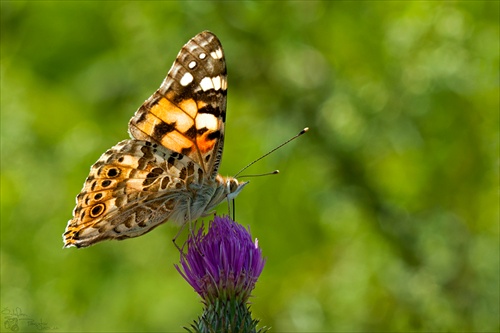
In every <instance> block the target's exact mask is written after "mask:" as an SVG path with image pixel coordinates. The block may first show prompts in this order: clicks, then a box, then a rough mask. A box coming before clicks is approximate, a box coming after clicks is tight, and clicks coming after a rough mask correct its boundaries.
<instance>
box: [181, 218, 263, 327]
mask: <svg viewBox="0 0 500 333" xmlns="http://www.w3.org/2000/svg"><path fill="white" fill-rule="evenodd" d="M204 231H205V227H204V226H203V225H202V226H201V228H200V229H198V231H195V232H194V233H191V234H190V235H189V236H188V239H187V241H186V244H185V246H186V247H187V251H186V253H184V251H182V252H181V259H180V266H178V265H176V266H175V267H176V268H177V270H178V271H179V273H180V274H181V275H182V276H183V277H184V279H185V280H186V281H187V282H188V283H189V284H190V285H191V286H192V287H193V288H194V290H195V291H196V292H197V293H198V294H199V295H200V296H201V299H202V302H203V304H204V305H205V307H204V310H203V314H202V316H201V317H200V318H198V320H196V321H195V322H194V324H192V325H191V327H192V329H193V330H194V331H195V332H265V331H266V328H261V329H259V330H257V324H258V320H254V319H252V316H251V312H250V307H249V305H248V304H247V303H248V298H249V297H250V294H251V292H252V290H253V289H254V288H255V283H256V282H257V279H258V278H259V276H260V273H262V269H263V268H264V264H265V260H264V258H263V257H262V251H261V249H260V248H259V246H258V243H257V240H255V242H253V241H252V237H251V235H250V231H249V230H247V229H245V228H244V227H243V226H241V225H239V224H238V223H236V222H234V221H233V220H231V219H230V218H229V217H219V216H216V217H215V218H214V220H213V222H212V223H211V224H210V226H209V228H208V231H207V233H206V234H204ZM188 330H189V329H188ZM189 331H190V330H189Z"/></svg>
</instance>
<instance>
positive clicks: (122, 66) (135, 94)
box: [0, 1, 500, 332]
mask: <svg viewBox="0 0 500 333" xmlns="http://www.w3.org/2000/svg"><path fill="white" fill-rule="evenodd" d="M202 30H211V31H213V32H214V33H216V34H217V35H218V37H219V38H220V40H221V41H222V44H223V46H224V49H225V53H226V61H227V66H228V73H229V94H228V116H227V127H226V128H227V136H226V138H227V139H226V147H225V152H224V158H223V161H222V166H221V170H220V171H221V174H223V175H232V174H234V173H235V172H236V171H238V170H239V169H240V168H241V167H242V166H244V165H245V164H246V163H248V162H249V161H251V160H253V159H255V158H257V157H259V156H261V155H262V154H263V153H265V152H267V151H268V150H269V149H271V148H272V147H273V146H275V145H276V144H278V143H280V142H282V141H284V140H285V139H287V138H289V137H290V136H292V135H294V134H295V133H297V132H298V131H300V130H301V129H302V128H303V127H305V126H309V127H310V129H311V130H310V132H309V133H308V134H307V135H305V136H303V137H302V138H301V139H299V140H297V141H294V142H293V143H292V144H290V145H288V146H286V147H285V148H282V149H280V150H279V151H277V152H276V153H274V154H273V155H271V156H270V157H268V158H266V159H265V160H263V161H262V162H259V163H258V164H256V165H255V166H253V167H252V168H251V169H250V170H249V171H248V172H249V173H262V172H267V171H271V170H274V169H280V171H281V174H280V175H278V176H270V177H267V178H256V179H253V180H252V181H251V184H250V185H249V186H247V187H246V188H245V190H244V191H243V192H242V193H241V194H240V196H239V197H238V199H237V221H238V222H239V223H241V224H243V225H250V227H251V231H252V234H253V237H257V238H258V239H259V244H260V246H261V247H262V249H263V252H264V255H265V256H266V257H267V264H266V267H265V269H264V272H263V274H262V276H261V278H260V280H259V282H258V284H257V287H256V289H255V291H254V297H253V298H252V309H253V313H254V315H255V317H256V318H259V319H261V323H262V324H263V325H266V326H270V327H272V331H274V332H304V331H309V332H311V331H328V332H335V331H337V332H340V331H341V332H369V331H398V332H402V331H422V332H423V331H447V332H449V331H476V332H478V331H482V332H485V331H497V330H499V329H500V325H499V269H500V267H499V264H500V262H499V260H500V258H499V194H498V184H499V178H498V176H499V174H498V156H499V86H498V80H499V2H498V1H468V2H460V1H453V2H397V1H392V2H385V1H381V2H376V1H371V2H313V1H307V2H244V3H239V2H161V1H154V2H146V1H136V2H119V1H109V2H97V1H96V2H93V1H91V2H83V1H79V2H44V1H39V2H38V1H37V2H7V1H2V2H1V139H2V141H1V308H2V311H3V312H4V313H3V314H2V321H1V323H0V325H1V327H2V330H6V328H5V323H6V311H10V310H13V309H16V308H19V309H21V310H22V312H23V313H25V314H26V315H27V316H29V317H30V318H32V319H34V320H37V321H38V320H42V321H43V322H45V323H46V324H47V326H49V327H52V328H55V327H57V330H56V331H60V332H105V331H121V332H133V331H151V332H153V331H167V332H176V331H183V329H182V327H183V326H186V325H189V323H190V322H191V321H192V320H193V319H194V318H195V317H196V316H197V315H198V314H200V313H201V304H200V300H199V298H198V295H197V294H195V293H194V291H193V290H192V288H191V287H190V286H189V285H188V284H187V283H186V282H185V281H184V280H183V279H182V278H181V276H180V275H179V274H178V273H177V271H176V270H175V268H174V266H173V265H174V264H175V263H177V262H178V259H179V258H178V257H179V256H178V252H177V251H176V249H175V247H174V246H173V245H172V243H171V239H172V238H173V237H174V235H175V234H176V232H177V228H174V227H172V226H168V225H165V226H162V227H160V228H158V229H156V230H155V231H154V232H151V233H149V234H147V235H144V236H142V237H139V238H136V239H131V240H127V241H124V242H105V243H101V244H98V245H96V246H94V247H91V248H87V249H81V250H76V249H74V248H73V249H69V250H63V249H62V245H63V243H62V239H61V234H62V233H63V231H64V228H65V226H66V223H67V221H68V220H69V219H70V218H71V213H72V209H73V208H74V205H75V196H76V195H77V194H78V192H79V191H80V189H81V187H82V184H83V181H84V179H85V178H86V177H87V175H88V171H89V167H90V165H91V164H93V163H94V162H95V161H96V160H97V158H98V157H99V156H100V155H101V153H103V152H104V151H105V150H106V149H108V148H109V147H111V146H112V145H114V144H115V143H117V142H118V141H120V140H123V139H126V138H127V137H128V135H127V122H128V120H129V118H130V117H131V116H132V115H133V113H134V112H135V110H136V109H137V108H138V107H139V106H140V105H141V103H142V102H143V101H144V100H145V99H146V98H147V97H149V96H150V95H151V94H152V93H153V92H154V91H155V90H156V89H157V87H158V86H159V84H160V83H161V81H162V80H163V78H164V76H165V75H166V73H167V71H168V69H169V68H170V65H171V64H172V62H173V61H174V58H175V56H176V54H177V52H178V51H179V49H180V48H181V46H182V45H183V44H184V43H185V42H187V41H188V40H189V39H190V38H191V37H193V36H194V35H195V34H197V33H199V32H201V31H202ZM219 211H220V212H226V211H227V208H226V206H225V205H221V207H219ZM35 328H36V327H34V326H29V325H27V324H26V323H21V326H20V331H29V330H35Z"/></svg>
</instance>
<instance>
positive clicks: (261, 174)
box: [238, 170, 280, 179]
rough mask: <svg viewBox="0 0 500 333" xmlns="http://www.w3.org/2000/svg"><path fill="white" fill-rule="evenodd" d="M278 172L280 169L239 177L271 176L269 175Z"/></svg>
mask: <svg viewBox="0 0 500 333" xmlns="http://www.w3.org/2000/svg"><path fill="white" fill-rule="evenodd" d="M278 173H280V171H279V170H274V171H272V172H266V173H259V174H255V175H241V176H239V177H238V178H239V179H241V178H249V177H262V176H269V175H277V174H278Z"/></svg>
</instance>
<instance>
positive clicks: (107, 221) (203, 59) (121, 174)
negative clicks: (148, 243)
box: [63, 31, 246, 247]
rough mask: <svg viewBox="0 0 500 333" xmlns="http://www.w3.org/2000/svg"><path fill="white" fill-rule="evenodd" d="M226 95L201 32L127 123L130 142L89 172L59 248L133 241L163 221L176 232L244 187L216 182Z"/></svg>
mask: <svg viewBox="0 0 500 333" xmlns="http://www.w3.org/2000/svg"><path fill="white" fill-rule="evenodd" d="M226 90H227V79H226V65H225V60H224V53H223V50H222V46H221V44H220V42H219V40H218V39H217V37H216V36H215V35H214V34H212V33H210V32H208V31H205V32H202V33H200V34H198V35H197V36H195V37H194V38H192V39H191V40H190V41H189V42H188V43H187V44H186V45H184V47H183V48H182V49H181V51H180V52H179V54H178V56H177V58H176V60H175V62H174V64H173V65H172V68H171V69H170V71H169V72H168V75H167V77H166V78H165V80H164V81H163V83H162V84H161V86H160V88H159V89H158V90H157V91H156V92H155V93H154V94H153V95H152V96H151V97H149V98H148V99H147V100H146V101H145V102H144V104H143V105H142V106H141V107H140V108H139V110H137V112H136V113H135V115H134V116H133V117H132V119H131V120H130V122H129V133H130V135H131V137H132V139H130V140H125V141H122V142H120V143H119V144H117V145H116V146H114V147H112V148H111V149H109V150H108V151H107V152H105V153H104V154H103V155H102V156H101V157H100V158H99V160H98V161H97V162H96V163H95V164H94V165H93V166H92V167H91V170H90V175H89V176H88V177H87V179H86V181H85V184H84V187H83V189H82V191H81V193H80V194H79V195H78V196H77V198H76V207H75V209H74V210H73V218H72V219H71V220H70V221H69V222H68V225H67V227H66V232H65V233H64V234H63V240H64V244H65V247H70V246H76V247H85V246H89V245H92V244H95V243H96V242H99V241H102V240H105V239H125V238H130V237H137V236H140V235H142V234H144V233H146V232H148V231H150V230H152V229H153V228H155V227H156V226H158V225H160V224H161V223H164V222H166V221H172V222H176V223H179V224H182V223H185V222H186V221H188V220H194V219H197V218H198V217H200V216H204V215H206V214H207V213H208V212H210V210H212V209H213V208H214V207H215V206H216V205H217V204H219V203H220V202H221V201H222V200H224V198H226V197H228V195H230V197H231V198H233V197H234V196H236V194H238V193H239V191H241V189H242V188H243V186H244V185H245V184H246V183H239V182H238V181H237V180H236V179H234V178H231V177H228V178H224V177H221V176H220V175H218V174H217V171H218V167H219V164H220V160H221V157H222V149H223V144H224V122H225V116H226Z"/></svg>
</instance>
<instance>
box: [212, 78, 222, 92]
mask: <svg viewBox="0 0 500 333" xmlns="http://www.w3.org/2000/svg"><path fill="white" fill-rule="evenodd" d="M220 81H221V80H220V76H217V77H214V78H213V79H212V83H213V85H214V89H215V90H219V89H220V86H221V82H220Z"/></svg>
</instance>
